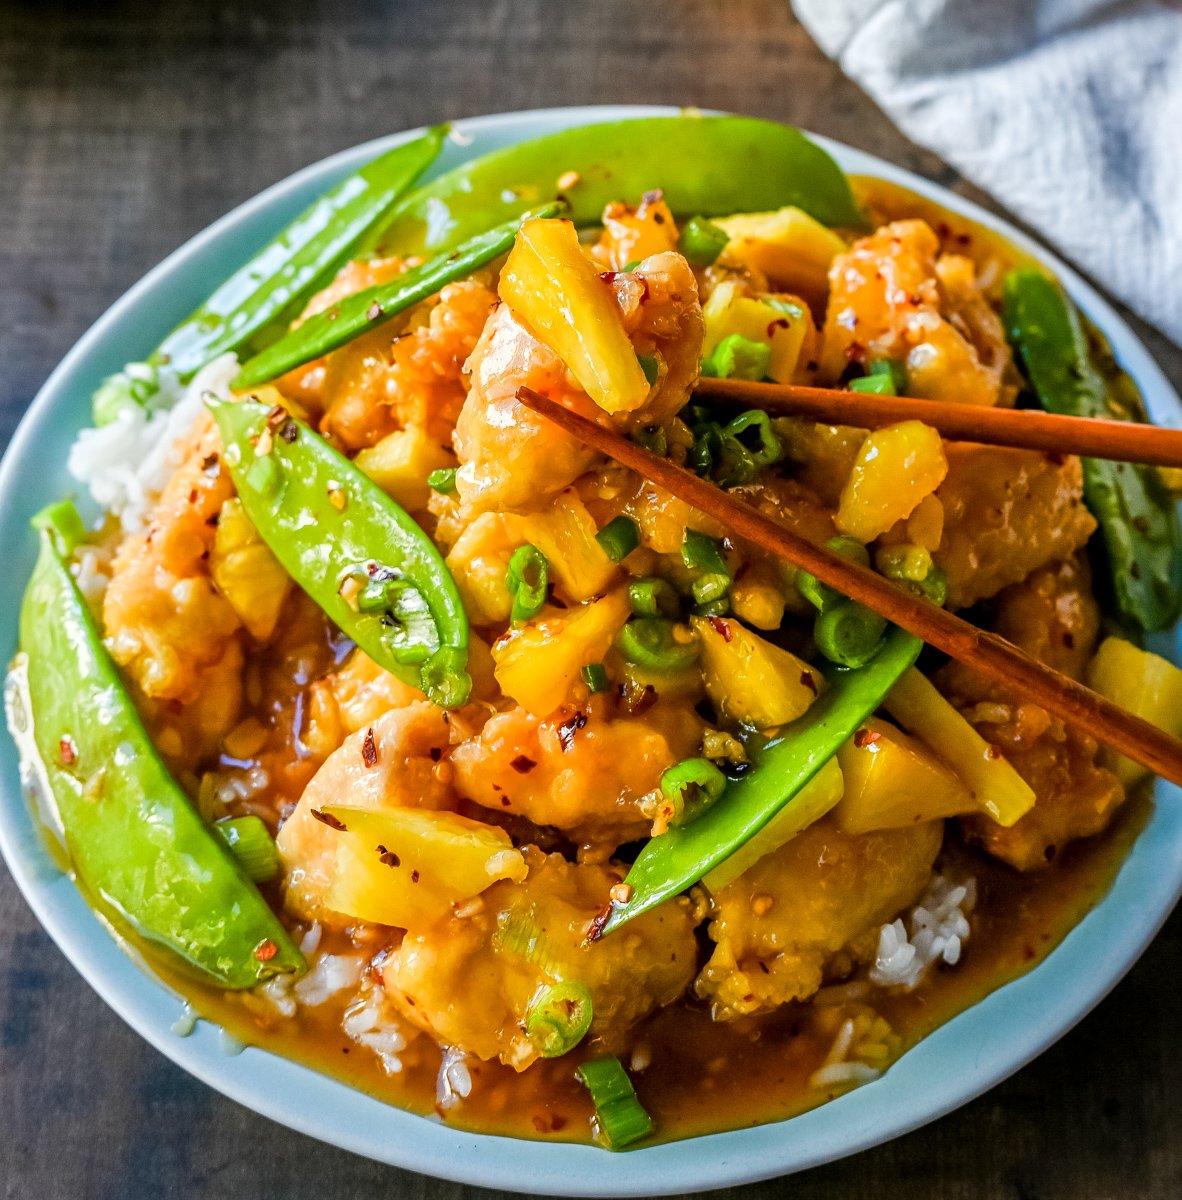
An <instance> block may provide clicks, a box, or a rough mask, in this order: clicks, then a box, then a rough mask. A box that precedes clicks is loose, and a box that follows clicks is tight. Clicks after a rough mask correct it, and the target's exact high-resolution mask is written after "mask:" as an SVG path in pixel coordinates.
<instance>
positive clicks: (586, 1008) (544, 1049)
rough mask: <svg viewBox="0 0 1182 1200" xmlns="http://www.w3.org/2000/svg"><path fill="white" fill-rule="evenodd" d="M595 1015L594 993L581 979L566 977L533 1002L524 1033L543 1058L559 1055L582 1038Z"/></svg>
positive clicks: (574, 1045)
mask: <svg viewBox="0 0 1182 1200" xmlns="http://www.w3.org/2000/svg"><path fill="white" fill-rule="evenodd" d="M593 1016H594V1006H593V1005H592V1002H591V993H590V992H589V991H588V990H587V989H586V988H585V987H584V986H583V985H582V984H581V983H576V982H574V981H571V980H565V981H563V982H561V983H556V984H553V985H552V986H551V987H548V988H546V989H545V990H544V991H542V992H540V993H539V994H538V995H537V996H535V997H534V999H533V1000H532V1001H531V1002H530V1006H529V1008H528V1009H527V1010H526V1014H525V1036H526V1037H527V1038H529V1040H530V1041H531V1042H532V1043H533V1044H534V1047H535V1048H536V1049H537V1052H538V1053H539V1054H540V1055H541V1056H542V1057H543V1058H560V1057H561V1056H562V1055H564V1054H569V1053H570V1052H571V1051H572V1050H573V1049H574V1048H575V1047H576V1046H577V1045H578V1044H579V1043H580V1042H581V1041H582V1040H583V1038H584V1037H585V1036H586V1034H587V1030H588V1029H590V1028H591V1019H592V1017H593Z"/></svg>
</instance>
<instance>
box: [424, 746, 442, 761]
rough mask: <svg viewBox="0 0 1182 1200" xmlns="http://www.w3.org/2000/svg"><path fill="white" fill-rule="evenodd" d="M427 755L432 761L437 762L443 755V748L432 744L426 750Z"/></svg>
mask: <svg viewBox="0 0 1182 1200" xmlns="http://www.w3.org/2000/svg"><path fill="white" fill-rule="evenodd" d="M427 755H428V757H429V758H430V759H431V761H432V762H438V761H439V760H440V759H441V758H442V757H443V748H442V747H441V746H432V747H431V749H430V750H428V751H427Z"/></svg>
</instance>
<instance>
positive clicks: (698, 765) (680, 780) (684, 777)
mask: <svg viewBox="0 0 1182 1200" xmlns="http://www.w3.org/2000/svg"><path fill="white" fill-rule="evenodd" d="M725 788H726V776H725V775H724V774H723V773H722V772H721V771H720V770H719V769H718V768H717V767H716V766H715V765H714V764H713V763H712V762H711V761H710V760H709V759H708V758H686V759H683V760H682V761H681V762H679V763H675V764H674V765H673V766H671V767H670V768H669V769H668V770H667V771H666V772H665V773H664V774H663V775H662V776H661V792H662V794H663V795H664V796H665V798H666V799H667V800H668V801H669V803H670V805H671V806H672V808H673V814H672V816H671V817H670V819H669V824H670V825H684V824H685V822H686V821H689V820H691V819H692V818H694V817H696V816H697V815H698V814H699V813H700V812H703V811H704V810H705V809H707V808H709V807H710V805H711V804H713V803H714V801H715V800H717V799H718V797H719V796H721V795H722V793H723V791H724V789H725Z"/></svg>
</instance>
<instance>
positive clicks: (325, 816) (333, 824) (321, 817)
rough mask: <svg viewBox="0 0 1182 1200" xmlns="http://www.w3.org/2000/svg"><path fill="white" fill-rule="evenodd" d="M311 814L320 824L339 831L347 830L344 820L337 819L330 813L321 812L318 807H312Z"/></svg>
mask: <svg viewBox="0 0 1182 1200" xmlns="http://www.w3.org/2000/svg"><path fill="white" fill-rule="evenodd" d="M312 816H314V817H315V818H316V820H318V821H319V822H320V823H321V824H323V825H327V826H328V827H329V829H337V830H339V831H340V832H341V833H347V832H348V829H349V827H348V826H347V825H346V824H345V823H344V821H340V820H338V819H337V818H336V817H334V816H333V815H332V813H326V812H322V811H321V810H320V809H318V808H314V809H312Z"/></svg>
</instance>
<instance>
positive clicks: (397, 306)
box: [234, 204, 559, 388]
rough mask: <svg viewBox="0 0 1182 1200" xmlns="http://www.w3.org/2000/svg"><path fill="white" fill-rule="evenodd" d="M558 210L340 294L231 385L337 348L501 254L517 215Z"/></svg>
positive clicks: (250, 383) (245, 384) (251, 382)
mask: <svg viewBox="0 0 1182 1200" xmlns="http://www.w3.org/2000/svg"><path fill="white" fill-rule="evenodd" d="M558 211H559V205H557V204H550V205H547V206H546V207H545V208H541V209H538V210H537V211H536V212H532V213H527V214H525V216H524V217H519V218H516V219H514V220H512V221H508V222H506V223H505V224H503V225H498V226H497V227H496V228H495V229H486V230H484V231H483V232H482V233H479V234H477V235H476V236H475V237H472V238H469V239H468V240H467V241H466V242H464V244H463V245H462V246H458V247H457V248H456V249H455V250H453V251H451V252H450V253H447V254H439V255H436V257H434V258H432V259H429V260H428V261H427V262H425V263H423V264H422V265H421V266H418V267H412V268H411V269H410V270H409V271H406V272H405V273H404V274H402V275H399V276H398V277H397V278H396V279H392V280H390V281H389V283H381V284H378V285H377V286H376V287H371V288H366V289H365V290H364V291H361V292H354V293H353V295H351V296H346V297H345V298H344V299H343V300H341V301H340V303H339V304H334V305H333V306H332V307H331V308H327V309H325V310H324V312H320V313H316V314H315V315H314V316H311V317H309V318H308V319H307V320H306V321H303V322H302V323H301V324H299V325H297V326H296V328H295V329H293V330H291V332H290V333H288V334H287V335H286V336H284V337H282V338H280V339H279V341H277V342H275V343H274V345H271V346H268V347H267V349H265V350H263V351H262V352H261V353H260V354H257V355H255V357H254V358H252V359H251V360H250V361H249V362H247V363H246V365H245V366H243V368H242V370H241V371H239V373H238V377H237V379H235V380H234V386H235V387H236V388H251V387H257V386H258V385H259V384H260V383H266V382H267V380H269V379H276V378H277V377H278V376H280V375H283V374H285V373H286V372H287V371H290V370H292V369H293V368H294V367H298V366H300V365H302V364H303V363H306V362H312V361H313V360H314V359H317V358H320V357H321V356H322V355H324V354H328V353H329V352H330V351H332V350H337V349H339V348H340V347H341V346H344V345H345V344H346V343H347V342H351V341H352V340H353V339H354V338H356V337H360V336H361V335H362V334H363V333H367V332H369V330H371V329H374V328H376V327H377V326H378V325H382V324H384V323H385V322H386V321H388V320H390V318H391V317H395V316H397V315H398V314H399V313H400V312H405V311H406V309H408V308H412V307H413V306H414V305H416V304H419V303H421V302H422V301H423V300H426V299H427V297H428V296H433V295H434V294H435V293H436V292H437V291H439V289H440V288H442V287H444V286H446V285H447V284H449V283H452V282H454V281H455V280H457V279H463V278H464V277H465V276H467V275H471V274H472V272H473V271H476V270H478V269H479V268H480V267H483V266H485V265H486V264H487V263H490V262H492V260H493V259H494V258H499V257H500V256H501V255H502V254H507V253H508V252H509V250H510V249H511V248H512V246H513V239H514V238H515V237H516V236H517V230H518V228H519V226H520V225H521V222H522V221H523V220H528V219H530V218H531V217H553V216H555V215H556V214H557V213H558Z"/></svg>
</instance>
